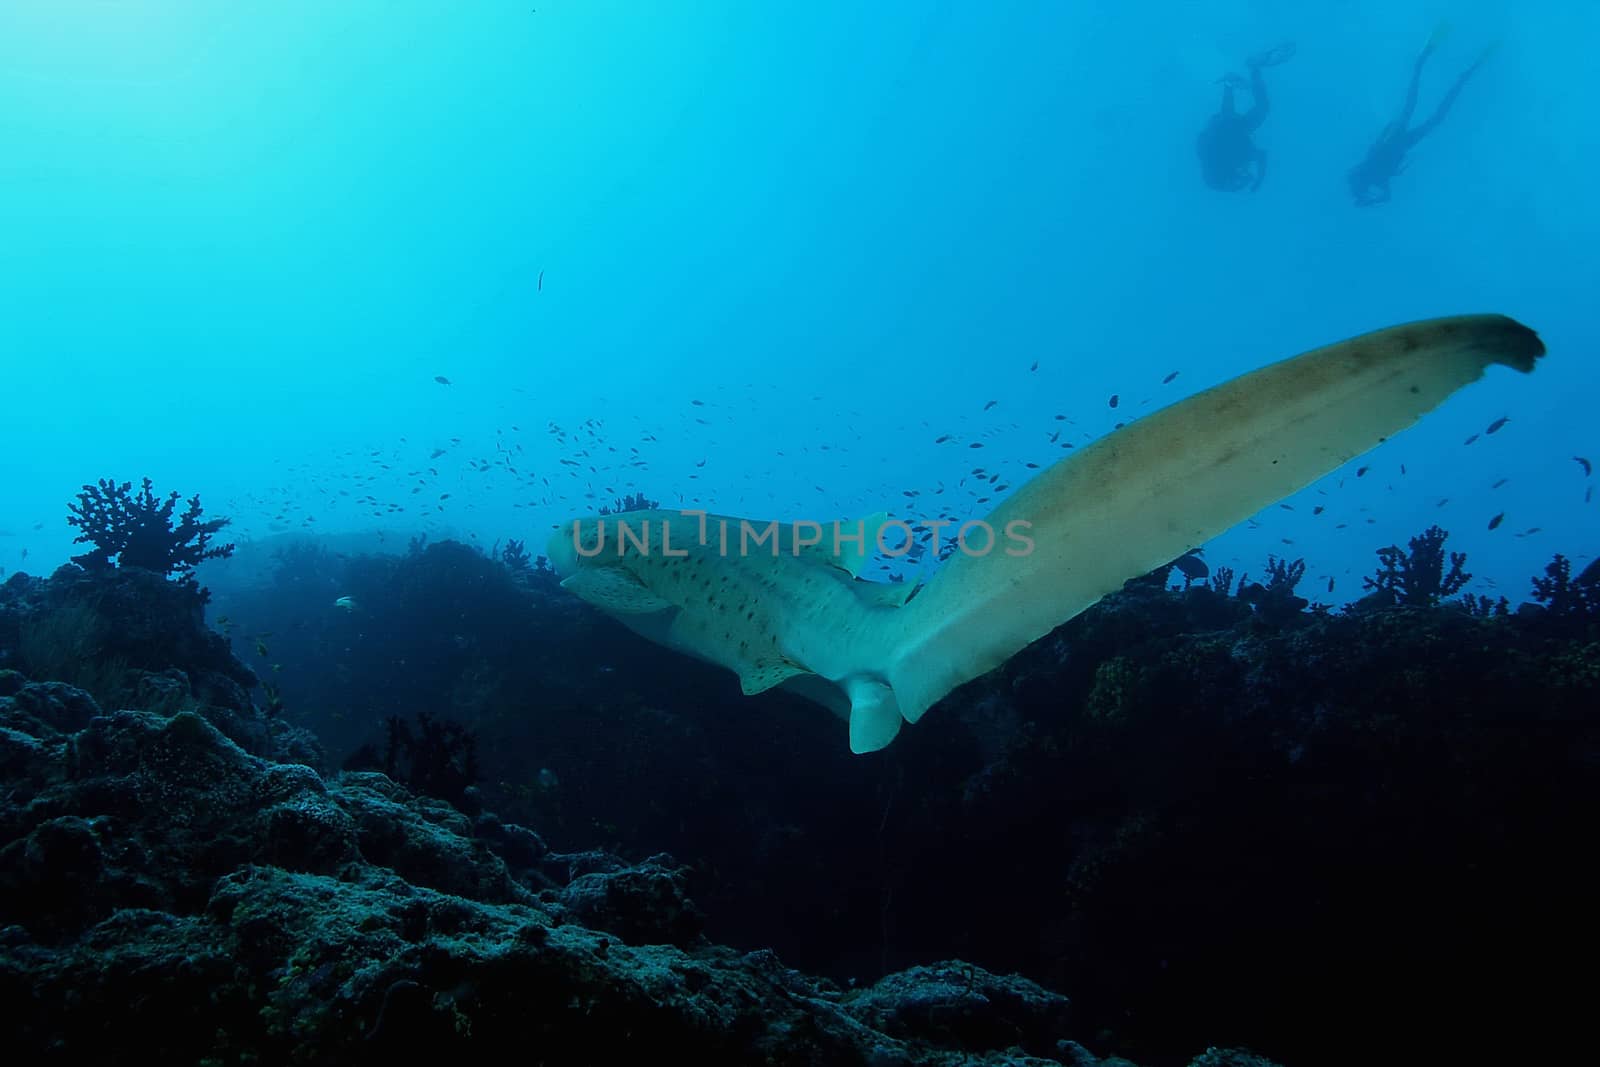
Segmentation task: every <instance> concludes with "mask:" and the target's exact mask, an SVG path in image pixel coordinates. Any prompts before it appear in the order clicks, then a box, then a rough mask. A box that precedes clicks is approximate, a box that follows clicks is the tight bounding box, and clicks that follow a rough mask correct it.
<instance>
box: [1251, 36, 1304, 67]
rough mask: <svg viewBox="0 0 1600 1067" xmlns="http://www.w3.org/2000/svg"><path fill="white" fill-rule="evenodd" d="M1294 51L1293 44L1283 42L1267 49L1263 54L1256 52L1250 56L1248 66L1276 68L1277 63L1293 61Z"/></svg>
mask: <svg viewBox="0 0 1600 1067" xmlns="http://www.w3.org/2000/svg"><path fill="white" fill-rule="evenodd" d="M1294 51H1295V47H1294V42H1293V41H1284V42H1283V43H1282V44H1280V45H1276V46H1274V47H1272V48H1269V49H1267V50H1266V51H1265V52H1257V53H1256V54H1255V55H1253V56H1251V57H1250V65H1251V66H1252V67H1276V66H1277V65H1278V64H1279V63H1282V62H1285V61H1286V60H1290V59H1293V58H1294Z"/></svg>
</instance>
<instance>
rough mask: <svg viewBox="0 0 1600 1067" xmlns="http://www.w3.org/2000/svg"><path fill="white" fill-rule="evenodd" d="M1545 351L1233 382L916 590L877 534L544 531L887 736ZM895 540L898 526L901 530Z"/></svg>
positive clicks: (622, 589) (636, 615)
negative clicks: (883, 578) (1135, 581)
mask: <svg viewBox="0 0 1600 1067" xmlns="http://www.w3.org/2000/svg"><path fill="white" fill-rule="evenodd" d="M1543 354H1544V345H1543V343H1542V342H1540V340H1539V339H1538V337H1537V335H1535V334H1534V333H1533V331H1532V330H1529V329H1528V328H1527V327H1525V326H1522V325H1521V324H1519V323H1517V322H1515V321H1513V320H1511V319H1508V318H1506V317H1504V316H1500V315H1463V316H1454V317H1450V318H1442V319H1431V320H1427V321H1423V322H1416V323H1410V324H1407V325H1403V326H1394V327H1390V328H1389V329H1385V330H1379V331H1376V332H1374V333H1369V334H1364V335H1362V336H1360V337H1356V338H1352V339H1351V340H1348V341H1343V342H1340V343H1338V344H1334V345H1329V346H1327V347H1324V348H1319V349H1316V350H1314V351H1311V352H1307V353H1304V354H1303V355H1299V356H1295V357H1293V358H1291V359H1286V360H1283V361H1281V362H1279V363H1275V364H1272V365H1270V366H1267V367H1264V368H1262V369H1260V370H1257V371H1254V372H1251V373H1249V374H1245V375H1242V376H1240V377H1238V378H1235V379H1232V380H1231V381H1228V382H1224V383H1223V384H1221V385H1218V386H1215V387H1213V388H1211V389H1208V390H1206V391H1204V392H1201V393H1197V394H1195V395H1194V396H1191V397H1189V398H1188V399H1186V400H1182V401H1180V402H1178V403H1176V404H1173V405H1171V406H1169V407H1166V408H1163V409H1161V410H1160V411H1157V412H1155V413H1153V414H1151V415H1147V416H1145V417H1144V418H1142V419H1139V420H1138V421H1136V422H1133V423H1130V424H1129V425H1127V426H1125V427H1123V428H1122V429H1119V430H1117V431H1115V432H1113V433H1111V434H1109V435H1107V436H1106V437H1104V438H1101V439H1100V440H1099V441H1096V442H1095V443H1094V444H1092V445H1090V446H1088V447H1086V448H1084V449H1082V450H1081V451H1079V452H1077V453H1076V454H1075V455H1073V456H1070V457H1067V458H1065V459H1062V460H1060V461H1059V462H1057V463H1055V464H1054V465H1052V466H1050V467H1049V468H1047V469H1045V470H1044V471H1041V472H1040V473H1039V474H1038V475H1037V476H1036V477H1034V478H1033V479H1032V480H1031V481H1029V482H1028V483H1026V484H1025V485H1023V486H1022V487H1021V488H1020V489H1018V491H1017V492H1015V493H1013V494H1012V495H1011V496H1010V497H1009V498H1007V499H1006V500H1005V502H1003V503H1002V504H1001V505H1000V506H999V507H998V508H996V509H995V511H994V512H992V513H991V514H990V515H989V516H988V517H987V518H986V519H985V520H983V524H984V525H985V526H986V527H987V529H988V531H989V534H990V542H988V543H990V550H988V551H986V552H982V553H980V552H976V551H972V552H957V553H955V554H954V555H952V556H951V557H950V559H949V560H948V561H947V562H946V563H945V564H944V565H942V566H941V567H940V569H939V570H938V571H937V572H936V573H935V574H934V575H933V577H932V578H931V579H930V580H929V581H928V582H927V583H925V584H924V585H922V586H912V585H910V584H909V583H886V582H871V581H863V580H862V579H861V577H860V570H861V565H862V563H863V562H864V561H865V560H866V559H868V558H870V557H871V555H872V553H873V551H874V542H875V541H876V539H877V537H878V534H879V531H880V530H883V529H884V527H885V525H886V524H888V523H889V522H891V521H892V520H889V519H888V517H887V516H886V515H882V514H880V515H876V516H872V517H869V518H867V519H863V520H856V521H854V522H844V521H832V522H822V523H801V524H779V523H769V522H758V521H754V520H749V519H741V518H738V517H734V516H725V515H708V514H704V513H701V512H674V511H634V512H626V513H623V514H621V515H609V516H591V517H587V518H581V519H574V520H571V521H570V522H568V523H565V524H563V525H562V526H561V527H559V528H558V529H557V530H556V532H555V533H554V534H553V535H552V536H551V538H550V542H549V545H548V549H547V551H548V555H549V557H550V559H551V562H552V563H553V565H554V566H555V567H556V570H557V571H558V572H559V573H560V574H562V575H563V576H564V580H563V582H562V585H563V586H565V587H566V588H567V589H569V590H570V591H572V592H573V593H575V594H576V595H578V596H579V597H581V598H582V599H584V600H586V601H588V602H589V603H590V604H592V605H594V606H595V607H597V608H599V609H601V610H603V611H606V612H607V613H609V614H611V615H613V616H614V617H616V618H618V619H619V620H621V621H622V622H624V623H625V624H627V625H628V626H629V627H631V628H632V629H634V630H635V631H637V632H638V633H640V634H642V635H644V636H645V637H648V638H650V639H651V640H653V641H657V642H659V643H661V644H664V645H667V646H668V647H671V648H674V649H677V650H679V651H682V652H685V653H687V654H689V655H693V656H696V657H698V658H700V659H703V660H707V661H709V662H711V663H716V664H719V665H721V666H724V667H727V668H729V669H730V670H732V671H734V672H735V673H737V674H738V676H739V678H740V682H741V685H742V687H743V689H744V692H745V693H747V694H753V693H759V692H762V691H764V690H767V689H770V688H773V687H775V686H783V687H785V688H787V689H790V690H793V691H795V692H797V693H799V694H801V695H803V696H805V697H807V698H809V699H812V700H814V701H815V702H817V703H819V704H822V705H824V706H826V707H828V708H830V709H832V710H834V711H835V712H837V713H839V714H840V715H842V716H844V717H845V718H846V719H847V720H848V721H849V737H850V747H851V749H852V751H855V752H870V751H874V750H876V749H880V748H883V747H884V746H886V745H887V744H889V742H890V741H892V740H893V739H894V737H895V735H896V734H897V733H898V732H899V729H900V725H901V723H902V721H905V722H913V723H914V722H916V721H917V720H918V719H920V718H921V717H922V715H923V714H924V713H925V712H926V711H927V710H928V708H930V707H931V706H933V705H934V704H935V703H936V702H937V701H939V700H940V699H941V698H942V697H943V696H944V695H945V694H946V693H948V692H949V691H950V690H952V689H954V688H955V687H956V686H958V685H961V684H962V683H964V682H966V681H969V680H971V679H973V678H976V677H978V676H979V675H982V674H984V673H985V672H987V671H989V670H991V669H993V668H994V667H997V666H999V665H1000V664H1001V663H1003V662H1005V661H1006V660H1007V659H1008V658H1010V657H1011V656H1012V655H1013V654H1015V653H1016V652H1017V651H1019V650H1020V649H1022V648H1024V647H1025V646H1027V645H1028V644H1030V643H1031V642H1033V641H1035V640H1037V639H1038V638H1040V637H1042V636H1044V635H1045V634H1047V633H1049V632H1050V631H1051V630H1052V629H1054V628H1055V627H1056V626H1058V625H1060V624H1061V623H1063V622H1065V621H1066V620H1068V619H1070V618H1072V617H1073V616H1075V615H1077V614H1078V613H1079V612H1081V611H1083V610H1084V609H1086V608H1088V607H1089V606H1090V605H1091V604H1093V603H1094V602H1095V601H1097V600H1099V599H1100V598H1101V597H1102V596H1105V595H1106V594H1107V593H1110V592H1112V591H1114V590H1115V589H1118V588H1120V587H1121V585H1122V583H1123V582H1124V581H1126V580H1127V579H1128V578H1132V577H1136V576H1138V575H1140V574H1144V573H1146V572H1148V571H1150V570H1152V569H1154V568H1155V567H1158V566H1160V565H1162V564H1163V563H1166V562H1168V561H1170V560H1172V559H1174V558H1175V557H1177V556H1180V555H1182V554H1183V553H1184V552H1186V551H1188V550H1190V549H1192V548H1194V547H1196V546H1198V545H1200V544H1201V543H1203V542H1205V541H1207V540H1209V539H1211V538H1213V537H1216V536H1217V535H1219V534H1221V533H1223V532H1225V531H1226V530H1228V529H1229V528H1231V527H1233V526H1235V525H1237V524H1238V523H1240V522H1243V521H1244V520H1245V519H1247V518H1249V517H1250V516H1251V515H1253V514H1255V513H1256V512H1258V511H1260V510H1261V509H1262V508H1264V507H1267V506H1269V505H1271V504H1273V503H1274V502H1276V501H1278V500H1281V499H1282V498H1284V497H1286V496H1289V495H1290V494H1292V493H1294V492H1296V491H1297V490H1299V489H1302V488H1304V487H1305V486H1306V485H1309V484H1310V483H1312V482H1314V481H1316V480H1317V479H1318V478H1321V477H1322V476H1324V475H1326V474H1328V473H1331V472H1332V471H1334V470H1336V469H1337V468H1338V467H1339V466H1341V465H1342V464H1344V463H1345V462H1347V461H1348V460H1350V459H1353V458H1354V457H1356V456H1358V455H1360V454H1362V453H1363V452H1366V451H1368V450H1369V449H1371V448H1374V447H1376V446H1377V445H1378V444H1380V443H1382V442H1383V441H1385V440H1386V439H1388V438H1389V437H1390V436H1392V435H1393V434H1395V433H1397V432H1399V431H1400V430H1403V429H1405V428H1406V427H1408V426H1410V425H1411V424H1412V423H1414V422H1416V420H1417V419H1419V418H1421V416H1422V415H1424V414H1426V413H1427V412H1428V411H1430V410H1432V409H1433V408H1435V407H1437V406H1438V405H1439V404H1440V403H1442V402H1443V401H1444V400H1445V399H1446V398H1447V397H1448V396H1450V394H1452V393H1454V392H1455V391H1456V390H1457V389H1460V388H1461V387H1463V386H1465V385H1467V384H1469V383H1471V382H1473V381H1476V380H1477V379H1478V378H1480V377H1481V376H1482V375H1483V373H1484V371H1485V370H1486V369H1487V368H1488V367H1489V366H1490V365H1491V364H1495V363H1499V364H1503V365H1506V366H1509V367H1511V368H1513V369H1515V370H1518V371H1521V372H1524V373H1526V372H1529V371H1531V370H1532V369H1533V367H1534V362H1535V360H1537V359H1538V358H1539V357H1540V356H1542V355H1543ZM889 541H890V542H893V541H894V538H892V537H891V538H889Z"/></svg>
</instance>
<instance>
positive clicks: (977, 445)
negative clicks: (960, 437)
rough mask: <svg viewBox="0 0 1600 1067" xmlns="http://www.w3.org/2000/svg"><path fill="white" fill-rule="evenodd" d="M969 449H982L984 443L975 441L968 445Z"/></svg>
mask: <svg viewBox="0 0 1600 1067" xmlns="http://www.w3.org/2000/svg"><path fill="white" fill-rule="evenodd" d="M967 447H968V448H982V447H983V442H982V441H974V442H972V443H971V444H970V445H968V446H967Z"/></svg>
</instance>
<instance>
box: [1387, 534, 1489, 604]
mask: <svg viewBox="0 0 1600 1067" xmlns="http://www.w3.org/2000/svg"><path fill="white" fill-rule="evenodd" d="M1449 536H1450V535H1449V534H1448V533H1446V532H1445V531H1444V530H1442V529H1440V528H1439V527H1437V526H1430V527H1428V528H1427V529H1426V530H1424V531H1422V533H1420V534H1418V535H1417V536H1416V537H1413V538H1411V540H1410V541H1409V542H1408V544H1409V545H1410V549H1411V550H1410V551H1409V552H1407V551H1406V550H1404V549H1402V548H1400V547H1399V546H1398V545H1390V546H1389V547H1388V548H1380V549H1378V561H1379V562H1380V563H1382V564H1383V569H1382V570H1380V571H1378V573H1377V574H1375V575H1373V576H1372V577H1371V578H1363V579H1362V583H1363V584H1362V588H1365V589H1372V590H1375V591H1377V592H1379V593H1382V594H1385V595H1387V596H1388V597H1389V598H1390V600H1391V601H1392V602H1393V603H1396V604H1409V605H1413V606H1417V607H1432V606H1434V605H1435V604H1438V603H1439V601H1440V600H1441V599H1443V598H1444V597H1447V596H1454V595H1455V594H1457V593H1459V592H1460V591H1461V588H1462V587H1463V586H1465V585H1466V584H1467V583H1468V582H1470V581H1471V580H1472V575H1470V574H1468V573H1467V572H1466V571H1464V570H1462V567H1463V566H1464V565H1465V564H1466V562H1467V554H1466V553H1465V552H1452V553H1450V569H1449V570H1448V571H1446V570H1445V566H1444V559H1445V554H1444V542H1445V539H1446V538H1447V537H1449Z"/></svg>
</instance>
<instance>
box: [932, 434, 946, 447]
mask: <svg viewBox="0 0 1600 1067" xmlns="http://www.w3.org/2000/svg"><path fill="white" fill-rule="evenodd" d="M948 440H950V435H949V434H947V433H946V434H940V435H939V436H938V437H935V438H934V439H933V443H934V444H936V445H942V444H944V443H945V442H946V441H948Z"/></svg>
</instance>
